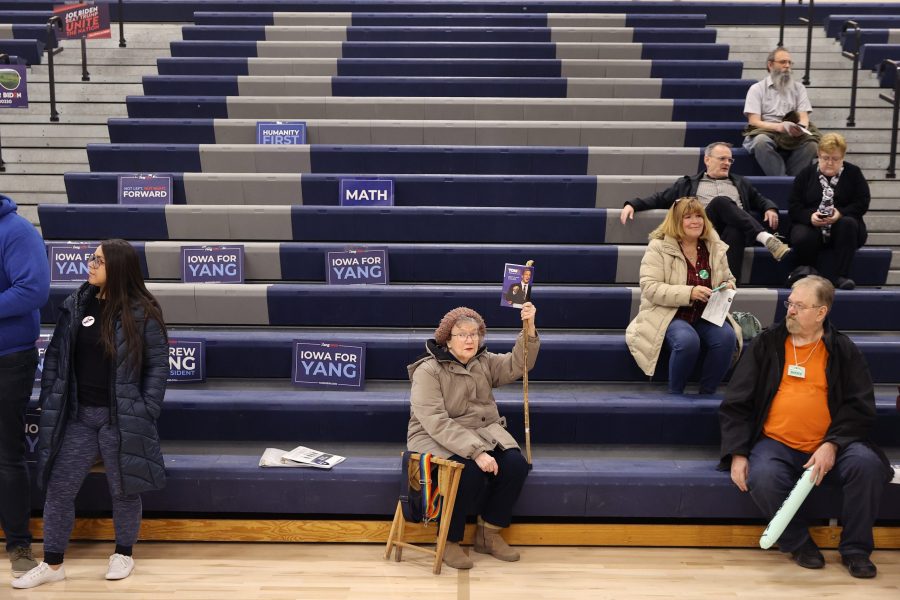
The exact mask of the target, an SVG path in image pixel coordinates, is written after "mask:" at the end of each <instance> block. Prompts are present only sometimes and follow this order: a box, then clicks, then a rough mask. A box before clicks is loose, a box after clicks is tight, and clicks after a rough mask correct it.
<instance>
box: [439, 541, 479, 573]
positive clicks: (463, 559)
mask: <svg viewBox="0 0 900 600" xmlns="http://www.w3.org/2000/svg"><path fill="white" fill-rule="evenodd" d="M444 564H446V565H448V566H451V567H453V568H454V569H471V568H472V566H473V563H472V559H471V558H469V557H468V555H467V554H466V553H465V552H463V549H462V548H461V547H460V545H459V542H447V545H446V546H444Z"/></svg>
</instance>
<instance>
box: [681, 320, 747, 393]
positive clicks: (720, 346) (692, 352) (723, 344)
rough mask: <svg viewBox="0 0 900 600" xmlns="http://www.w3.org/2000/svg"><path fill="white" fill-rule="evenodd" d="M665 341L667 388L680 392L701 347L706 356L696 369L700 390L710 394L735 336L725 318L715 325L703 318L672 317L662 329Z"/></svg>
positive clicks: (728, 361)
mask: <svg viewBox="0 0 900 600" xmlns="http://www.w3.org/2000/svg"><path fill="white" fill-rule="evenodd" d="M666 344H667V345H668V346H669V351H670V353H671V354H670V356H669V391H670V392H671V393H673V394H681V393H683V392H684V386H685V384H686V383H687V378H688V377H689V376H690V375H691V373H693V371H694V368H695V367H696V366H697V359H698V358H699V356H700V349H701V347H702V348H703V349H704V350H705V351H706V356H705V357H704V359H703V367H702V369H703V370H702V372H701V373H700V393H701V394H712V393H713V392H715V391H716V388H717V387H718V386H719V384H720V383H721V382H722V378H723V377H725V373H727V372H728V367H730V366H731V357H732V355H733V354H734V350H735V344H736V339H735V336H734V329H732V328H731V325H729V324H728V323H727V322H726V323H723V324H722V326H721V327H718V326H716V325H714V324H713V323H710V322H709V321H704V320H703V319H700V320H698V321H697V322H696V323H693V324H691V323H688V322H687V321H685V320H683V319H672V322H671V323H669V328H668V329H666Z"/></svg>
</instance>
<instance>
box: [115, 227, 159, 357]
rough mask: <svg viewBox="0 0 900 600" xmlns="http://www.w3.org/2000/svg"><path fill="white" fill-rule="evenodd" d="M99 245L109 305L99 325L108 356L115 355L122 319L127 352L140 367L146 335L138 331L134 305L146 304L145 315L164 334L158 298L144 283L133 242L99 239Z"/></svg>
mask: <svg viewBox="0 0 900 600" xmlns="http://www.w3.org/2000/svg"><path fill="white" fill-rule="evenodd" d="M100 247H101V248H103V259H104V261H105V263H104V264H105V265H106V285H105V286H104V287H103V295H104V298H105V300H106V307H105V309H104V311H103V321H102V323H101V327H100V337H101V338H102V339H103V348H104V349H105V350H106V354H107V355H108V356H110V357H112V358H115V356H116V320H121V321H122V333H124V334H125V346H126V348H127V350H128V355H129V356H130V357H131V359H132V361H133V366H135V367H139V366H140V365H141V362H142V361H143V353H144V336H143V335H142V332H140V331H138V326H137V323H136V322H135V318H134V310H133V307H134V306H135V305H137V306H140V307H141V308H143V309H144V319H145V320H150V319H153V320H155V321H156V322H157V323H159V326H160V328H161V329H162V331H163V335H166V324H165V322H163V318H162V310H161V309H160V307H159V303H158V302H157V301H156V298H154V297H153V294H151V293H150V292H149V291H148V290H147V286H146V285H144V276H143V275H142V274H141V265H140V261H139V260H138V255H137V252H136V251H135V249H134V248H133V247H132V245H131V244H129V243H128V242H126V241H125V240H120V239H112V240H105V241H103V242H100Z"/></svg>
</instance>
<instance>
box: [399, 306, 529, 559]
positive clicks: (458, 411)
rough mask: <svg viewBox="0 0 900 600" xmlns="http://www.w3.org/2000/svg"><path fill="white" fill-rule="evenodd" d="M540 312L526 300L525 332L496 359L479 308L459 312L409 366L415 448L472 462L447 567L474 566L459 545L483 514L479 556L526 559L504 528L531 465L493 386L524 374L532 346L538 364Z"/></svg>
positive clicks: (453, 521)
mask: <svg viewBox="0 0 900 600" xmlns="http://www.w3.org/2000/svg"><path fill="white" fill-rule="evenodd" d="M536 312H537V309H536V308H535V307H534V305H533V304H531V303H530V302H527V303H525V305H524V306H523V307H522V312H521V316H522V321H523V322H524V325H525V327H524V329H525V332H524V333H520V334H519V337H518V338H517V339H516V344H515V347H514V348H513V351H512V352H509V353H506V354H494V353H492V352H488V351H487V348H486V347H485V345H484V341H485V326H484V319H482V318H481V315H479V314H478V313H477V312H475V311H474V310H472V309H471V308H466V307H459V308H455V309H453V310H451V311H450V312H448V313H447V314H446V315H444V318H443V319H441V323H440V325H438V328H437V329H436V330H435V332H434V339H432V340H428V341H427V342H426V344H425V349H426V353H425V354H424V355H423V356H422V357H420V358H419V359H418V360H416V361H415V362H414V363H412V364H411V365H409V367H408V370H409V378H410V380H411V381H412V393H411V396H410V403H411V411H410V419H409V429H408V432H407V447H408V449H409V450H411V451H413V452H421V453H431V454H434V455H435V456H439V457H442V458H450V459H451V460H455V461H457V462H460V463H462V464H463V465H465V468H464V469H463V471H462V477H461V479H460V482H459V489H458V492H457V495H456V505H455V506H454V509H453V515H452V516H451V520H450V531H449V533H448V535H447V540H448V543H447V547H446V550H445V552H444V562H445V563H446V564H448V565H450V566H451V567H454V568H456V569H470V568H472V560H471V559H470V558H469V557H468V556H467V555H466V554H465V553H464V552H463V551H462V549H461V548H460V547H459V542H460V541H462V539H463V533H464V530H465V526H466V517H467V516H468V515H470V514H472V513H475V512H477V513H478V527H477V529H476V532H475V551H476V552H480V553H482V554H491V555H493V556H494V557H495V558H498V559H500V560H505V561H516V560H519V553H518V552H516V551H515V550H513V549H512V548H510V547H509V546H508V545H507V544H506V542H505V541H504V540H503V538H502V537H501V536H500V529H502V528H503V527H508V526H509V522H510V517H511V515H512V507H513V505H514V504H515V502H516V499H517V498H518V497H519V493H520V492H521V490H522V486H523V485H524V483H525V477H526V476H527V475H528V470H529V466H528V463H527V462H526V461H525V458H524V457H523V456H522V453H521V452H520V451H519V445H518V444H517V443H516V440H515V439H514V438H513V437H512V435H510V434H509V432H507V431H506V427H505V425H506V421H505V419H504V418H502V417H500V413H499V411H498V410H497V403H496V401H495V400H494V395H493V392H492V388H495V387H498V386H501V385H504V384H507V383H512V382H513V381H516V380H517V379H519V378H520V377H522V373H523V369H524V366H525V349H526V344H527V355H528V370H531V368H532V367H534V363H535V359H536V358H537V353H538V348H539V346H540V341H539V340H538V337H537V331H536V330H535V327H534V316H535V313H536Z"/></svg>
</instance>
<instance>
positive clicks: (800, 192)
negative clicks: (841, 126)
mask: <svg viewBox="0 0 900 600" xmlns="http://www.w3.org/2000/svg"><path fill="white" fill-rule="evenodd" d="M818 153H819V162H818V164H812V165H810V166H808V167H806V168H805V169H803V170H802V171H800V172H799V173H798V174H797V177H796V179H794V188H793V190H792V192H791V201H790V216H791V221H792V222H793V225H792V227H791V246H792V247H793V248H794V257H795V259H796V261H797V264H798V265H799V267H798V268H800V267H806V268H807V269H809V268H813V269H815V268H818V267H819V258H820V257H819V254H820V252H821V250H822V248H823V247H825V246H830V247H832V248H833V249H834V273H833V274H832V283H834V287H836V288H838V289H842V290H852V289H853V288H854V287H856V283H855V282H854V281H853V280H852V279H850V277H849V275H850V265H851V263H852V262H853V257H854V256H855V255H856V250H857V249H858V248H860V247H861V246H862V245H863V244H865V243H866V238H867V237H868V233H867V232H866V224H865V222H864V221H863V215H864V214H866V211H868V210H869V184H868V183H867V182H866V178H865V176H864V175H863V172H862V170H861V169H860V168H859V167H857V166H856V165H854V164H851V163H848V162H844V155H845V154H846V153H847V142H846V141H845V140H844V138H843V136H841V135H840V134H838V133H828V134H825V135H824V136H822V140H821V141H820V142H819V150H818Z"/></svg>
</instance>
